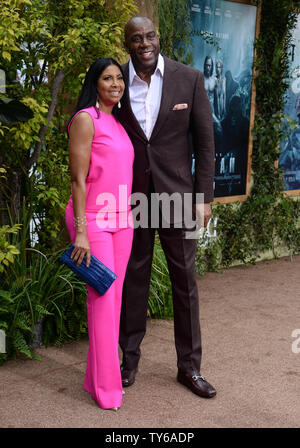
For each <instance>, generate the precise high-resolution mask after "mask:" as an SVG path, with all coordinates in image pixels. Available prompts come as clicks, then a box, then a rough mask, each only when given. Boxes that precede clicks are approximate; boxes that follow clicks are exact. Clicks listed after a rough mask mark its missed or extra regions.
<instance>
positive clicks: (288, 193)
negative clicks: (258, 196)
mask: <svg viewBox="0 0 300 448" xmlns="http://www.w3.org/2000/svg"><path fill="white" fill-rule="evenodd" d="M233 1H234V0H233ZM294 11H295V12H296V13H297V14H298V16H300V9H299V8H294ZM277 149H278V159H279V156H280V143H279V145H278V148H277ZM275 167H276V168H279V160H276V162H275ZM283 194H284V195H285V196H290V197H297V196H300V188H299V189H298V190H283Z"/></svg>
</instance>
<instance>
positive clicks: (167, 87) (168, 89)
mask: <svg viewBox="0 0 300 448" xmlns="http://www.w3.org/2000/svg"><path fill="white" fill-rule="evenodd" d="M164 61H165V67H164V77H163V87H162V95H161V103H160V109H159V113H158V117H157V120H156V123H155V125H154V128H153V131H152V134H151V137H150V141H151V140H152V139H154V138H155V136H156V135H157V134H158V133H159V131H160V129H161V127H162V125H163V124H164V121H165V120H166V118H167V117H168V115H169V113H170V109H171V105H172V101H173V96H174V93H175V90H176V86H174V85H173V79H172V77H173V73H174V72H175V71H176V70H177V67H176V65H175V64H173V61H172V60H170V59H168V58H166V57H165V56H164Z"/></svg>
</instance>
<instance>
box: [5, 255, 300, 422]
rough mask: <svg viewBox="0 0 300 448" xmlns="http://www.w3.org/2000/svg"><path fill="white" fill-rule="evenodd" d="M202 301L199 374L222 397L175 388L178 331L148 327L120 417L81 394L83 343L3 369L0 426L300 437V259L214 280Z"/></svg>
mask: <svg viewBox="0 0 300 448" xmlns="http://www.w3.org/2000/svg"><path fill="white" fill-rule="evenodd" d="M199 293H200V321H201V328H202V339H203V362H202V371H201V373H202V375H204V376H206V377H207V380H208V381H209V382H211V383H212V384H213V385H214V386H215V387H216V389H217V396H216V397H215V398H213V399H211V400H205V399H202V398H198V397H197V396H195V395H194V394H192V393H191V392H190V391H189V390H188V389H186V388H185V387H184V386H182V385H180V384H178V383H177V382H176V354H175V349H174V336H173V322H172V321H160V320H149V322H148V329H147V335H146V337H145V339H144V341H143V345H142V358H141V361H140V366H139V373H138V374H137V377H136V382H135V384H134V385H133V386H132V387H130V388H127V389H126V395H125V397H124V400H123V405H122V408H121V409H120V410H119V411H118V412H117V413H115V412H112V411H103V410H101V409H100V408H98V407H97V405H96V404H95V402H94V401H93V399H92V398H91V397H90V396H89V394H88V393H87V392H85V391H84V390H83V387H82V383H83V376H84V371H85V359H86V355H87V349H88V341H87V340H82V341H80V342H74V343H71V344H66V345H64V346H63V347H61V348H55V347H50V348H47V349H44V348H43V347H42V348H40V349H38V350H37V353H38V354H40V355H41V356H42V358H43V361H42V362H39V361H31V360H24V361H23V360H18V361H9V362H7V363H5V364H4V365H3V366H2V367H0V409H1V411H0V427H1V428H29V427H33V428H76V427H77V428H84V427H85V428H284V427H289V428H292V427H294V428H295V427H297V428H299V427H300V353H294V352H297V351H298V349H299V351H300V339H299V341H297V338H296V337H292V333H293V331H294V330H296V329H299V335H298V337H299V338H300V300H299V299H300V256H296V257H294V258H293V261H291V260H290V259H289V258H282V259H279V260H272V261H267V262H261V263H258V264H257V265H255V266H247V267H244V266H243V267H234V268H231V269H228V270H224V271H223V272H222V273H207V274H206V275H205V276H204V277H203V278H202V279H200V280H199ZM293 344H294V345H293ZM293 349H294V352H293Z"/></svg>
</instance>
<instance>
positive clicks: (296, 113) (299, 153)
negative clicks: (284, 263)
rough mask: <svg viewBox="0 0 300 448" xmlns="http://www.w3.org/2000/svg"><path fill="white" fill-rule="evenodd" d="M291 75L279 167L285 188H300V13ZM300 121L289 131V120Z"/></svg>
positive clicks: (295, 32)
mask: <svg viewBox="0 0 300 448" xmlns="http://www.w3.org/2000/svg"><path fill="white" fill-rule="evenodd" d="M289 54H290V58H291V61H290V63H291V65H290V76H289V79H288V80H287V82H288V83H289V87H288V90H287V102H286V105H285V107H284V113H285V114H286V115H287V118H286V119H285V121H284V125H283V134H285V135H287V136H286V137H285V138H284V139H283V140H282V141H281V144H280V156H279V161H278V164H279V167H281V168H282V169H283V179H284V183H285V190H287V191H289V190H299V189H300V15H299V16H298V20H297V24H296V26H295V29H294V31H293V36H292V42H291V49H290V52H289ZM289 119H293V120H296V121H297V123H298V125H299V126H298V127H297V129H295V130H293V131H292V132H289V124H288V120H289Z"/></svg>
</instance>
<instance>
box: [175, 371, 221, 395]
mask: <svg viewBox="0 0 300 448" xmlns="http://www.w3.org/2000/svg"><path fill="white" fill-rule="evenodd" d="M177 381H178V382H179V383H181V384H183V385H184V386H186V387H188V388H189V389H190V390H191V391H192V392H194V394H196V395H199V396H200V397H203V398H212V397H214V396H215V395H216V393H217V392H216V390H215V389H214V388H213V386H212V385H211V384H209V383H208V382H207V381H206V379H205V378H204V376H201V375H199V374H197V373H194V374H190V373H188V372H180V371H178V375H177Z"/></svg>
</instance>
